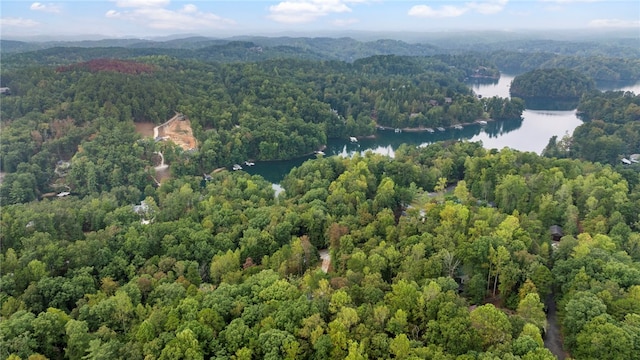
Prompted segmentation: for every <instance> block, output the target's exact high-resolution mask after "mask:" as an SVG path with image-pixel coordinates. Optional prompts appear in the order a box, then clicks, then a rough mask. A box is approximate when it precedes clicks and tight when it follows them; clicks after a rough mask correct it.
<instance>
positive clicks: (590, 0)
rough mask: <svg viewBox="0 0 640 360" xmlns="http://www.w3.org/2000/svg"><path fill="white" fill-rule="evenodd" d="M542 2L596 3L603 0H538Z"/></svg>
mask: <svg viewBox="0 0 640 360" xmlns="http://www.w3.org/2000/svg"><path fill="white" fill-rule="evenodd" d="M538 1H541V2H552V3H558V4H568V3H594V2H600V1H602V0H538Z"/></svg>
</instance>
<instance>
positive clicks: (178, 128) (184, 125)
mask: <svg viewBox="0 0 640 360" xmlns="http://www.w3.org/2000/svg"><path fill="white" fill-rule="evenodd" d="M157 131H158V134H157V135H156V136H157V137H158V138H162V139H166V140H171V141H173V142H174V143H175V144H176V145H178V146H180V147H181V148H182V149H184V150H191V149H195V148H197V141H196V138H195V137H194V136H193V130H191V122H190V121H189V119H187V118H186V117H184V116H183V115H181V114H177V115H176V116H174V117H173V118H171V120H169V121H167V122H166V123H164V124H162V125H160V126H158V127H157Z"/></svg>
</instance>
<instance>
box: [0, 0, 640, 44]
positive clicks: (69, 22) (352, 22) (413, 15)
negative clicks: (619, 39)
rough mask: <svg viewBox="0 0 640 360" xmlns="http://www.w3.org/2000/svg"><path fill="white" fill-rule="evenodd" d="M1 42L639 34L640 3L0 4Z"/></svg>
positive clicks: (110, 0) (314, 0)
mask: <svg viewBox="0 0 640 360" xmlns="http://www.w3.org/2000/svg"><path fill="white" fill-rule="evenodd" d="M0 10H1V12H0V14H1V26H0V31H1V33H0V35H1V36H2V38H15V37H27V36H41V35H47V36H69V35H76V36H78V35H80V36H91V35H104V36H106V37H131V36H136V37H154V36H164V35H172V34H201V35H207V36H228V35H271V34H277V35H282V34H286V33H288V32H290V33H314V32H318V33H320V32H322V31H340V30H345V31H348V30H355V31H413V32H431V31H448V30H521V29H579V28H590V29H599V28H603V29H612V28H627V29H629V28H631V29H637V30H638V34H639V36H640V1H638V0H526V1H523V0H468V1H465V0H457V1H451V0H450V1H445V0H436V1H434V0H422V1H397V0H388V1H384V0H285V1H247V0H237V1H218V0H208V1H203V0H200V1H198V0H191V1H178V0H106V1H101V0H95V1H86V0H85V1H46V0H43V1H41V2H34V1H24V0H2V2H1V4H0Z"/></svg>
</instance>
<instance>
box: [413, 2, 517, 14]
mask: <svg viewBox="0 0 640 360" xmlns="http://www.w3.org/2000/svg"><path fill="white" fill-rule="evenodd" d="M508 2H509V0H487V1H472V2H467V3H464V4H461V5H458V6H453V5H442V6H440V7H439V8H433V7H431V6H428V5H415V6H413V7H412V8H411V9H409V13H408V14H409V16H416V17H423V18H447V17H458V16H461V15H464V14H465V13H467V12H469V11H473V12H477V13H480V14H483V15H489V14H496V13H499V12H501V11H502V10H503V9H504V7H505V6H506V5H507V3H508Z"/></svg>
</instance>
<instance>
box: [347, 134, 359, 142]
mask: <svg viewBox="0 0 640 360" xmlns="http://www.w3.org/2000/svg"><path fill="white" fill-rule="evenodd" d="M349 141H351V142H352V143H355V142H358V139H357V138H356V137H353V136H349Z"/></svg>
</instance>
